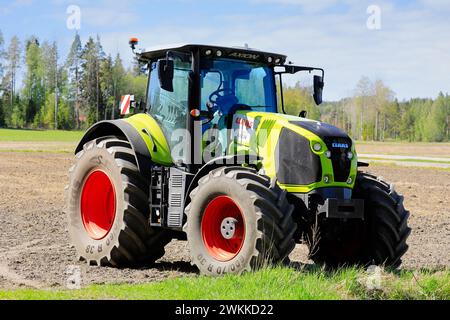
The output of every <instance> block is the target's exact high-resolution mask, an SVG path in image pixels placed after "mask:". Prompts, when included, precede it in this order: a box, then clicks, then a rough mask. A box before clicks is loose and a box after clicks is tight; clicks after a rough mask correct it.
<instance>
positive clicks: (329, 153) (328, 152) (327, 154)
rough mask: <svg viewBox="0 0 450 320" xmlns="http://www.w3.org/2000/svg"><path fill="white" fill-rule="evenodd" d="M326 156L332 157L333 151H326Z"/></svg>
mask: <svg viewBox="0 0 450 320" xmlns="http://www.w3.org/2000/svg"><path fill="white" fill-rule="evenodd" d="M325 156H326V157H327V158H331V151H330V150H327V151H325Z"/></svg>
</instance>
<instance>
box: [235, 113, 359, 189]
mask: <svg viewBox="0 0 450 320" xmlns="http://www.w3.org/2000/svg"><path fill="white" fill-rule="evenodd" d="M232 127H233V132H234V145H235V146H236V149H237V150H240V149H241V150H243V149H247V150H250V151H251V152H255V153H256V154H258V155H259V156H260V157H261V158H262V159H263V166H264V169H265V171H266V174H267V175H268V176H270V177H276V178H277V179H278V182H279V183H280V185H282V186H285V187H286V188H287V189H289V190H288V191H292V192H309V191H310V190H313V189H316V188H320V187H346V188H352V187H353V184H354V179H355V176H356V168H357V159H356V152H355V146H354V143H353V141H352V139H351V138H350V137H349V136H348V135H347V134H346V133H345V132H344V131H343V130H341V129H339V128H337V127H335V126H332V125H330V124H326V123H323V122H320V121H315V120H310V119H305V118H300V117H295V116H291V115H285V114H278V113H266V112H254V111H239V112H237V113H236V114H235V115H234V117H233V126H232Z"/></svg>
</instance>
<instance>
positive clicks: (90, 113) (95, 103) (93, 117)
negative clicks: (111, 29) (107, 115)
mask: <svg viewBox="0 0 450 320" xmlns="http://www.w3.org/2000/svg"><path fill="white" fill-rule="evenodd" d="M103 56H104V53H103V49H102V46H101V44H100V39H99V38H98V37H97V41H94V39H93V38H92V37H90V38H89V40H88V42H87V43H86V45H85V47H84V48H83V52H82V58H83V63H82V76H81V95H82V99H83V104H84V111H85V112H86V114H87V121H88V123H87V124H88V125H91V124H93V123H95V122H96V121H98V120H99V119H100V112H101V110H100V105H102V101H101V98H102V97H101V92H100V63H101V60H102V59H103Z"/></svg>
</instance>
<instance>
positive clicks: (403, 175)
mask: <svg viewBox="0 0 450 320" xmlns="http://www.w3.org/2000/svg"><path fill="white" fill-rule="evenodd" d="M71 159H72V156H71V155H70V154H46V153H34V152H31V153H30V152H27V153H20V152H11V153H10V152H0V181H2V183H1V184H0V289H1V288H15V287H21V286H29V287H38V288H48V287H59V286H64V285H65V284H66V279H67V278H68V274H66V272H68V271H69V270H70V267H71V266H79V267H80V268H81V271H82V284H83V285H87V284H91V283H110V282H136V283H137V282H148V281H157V280H161V279H164V278H170V277H177V276H180V275H183V276H186V275H195V274H196V269H194V268H192V267H191V266H190V264H189V262H188V255H187V249H186V245H185V243H184V242H173V243H171V244H170V245H169V246H168V247H167V254H166V256H165V257H164V258H163V259H161V260H160V261H158V262H157V263H156V264H155V265H151V266H147V267H146V268H143V269H122V270H118V269H112V268H103V267H88V266H87V265H86V264H84V263H81V262H78V261H77V260H76V254H75V251H74V249H73V248H72V247H71V246H70V244H69V241H68V233H67V231H66V225H65V223H66V218H65V216H64V213H63V204H64V201H63V199H64V194H63V190H64V186H65V184H66V183H67V176H66V172H67V170H68V168H69V166H70V163H71V161H72V160H71ZM370 171H371V172H374V173H376V174H379V175H381V176H382V177H384V178H385V179H386V180H389V181H391V182H393V183H394V184H395V185H396V189H397V190H398V191H399V192H400V193H402V194H404V195H405V204H406V207H407V208H408V209H409V210H410V211H411V219H410V226H411V227H412V229H413V232H412V234H411V236H410V238H409V245H410V250H409V252H408V253H407V254H406V255H405V257H404V264H403V268H408V269H410V268H414V269H415V268H436V267H450V211H449V210H448V205H449V195H450V172H449V171H444V170H437V169H426V168H414V169H412V168H405V167H393V166H374V167H373V168H371V170H370ZM292 259H293V260H297V261H303V262H305V249H304V247H302V246H298V247H297V248H296V250H295V251H294V253H293V254H292Z"/></svg>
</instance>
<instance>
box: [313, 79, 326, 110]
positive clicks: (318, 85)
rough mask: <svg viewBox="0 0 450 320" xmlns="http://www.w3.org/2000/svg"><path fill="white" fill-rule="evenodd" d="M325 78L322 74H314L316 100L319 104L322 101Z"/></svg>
mask: <svg viewBox="0 0 450 320" xmlns="http://www.w3.org/2000/svg"><path fill="white" fill-rule="evenodd" d="M323 86H324V83H323V78H322V77H321V76H317V75H316V76H314V95H313V97H314V102H315V103H316V104H317V105H320V104H321V103H322V92H323Z"/></svg>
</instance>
